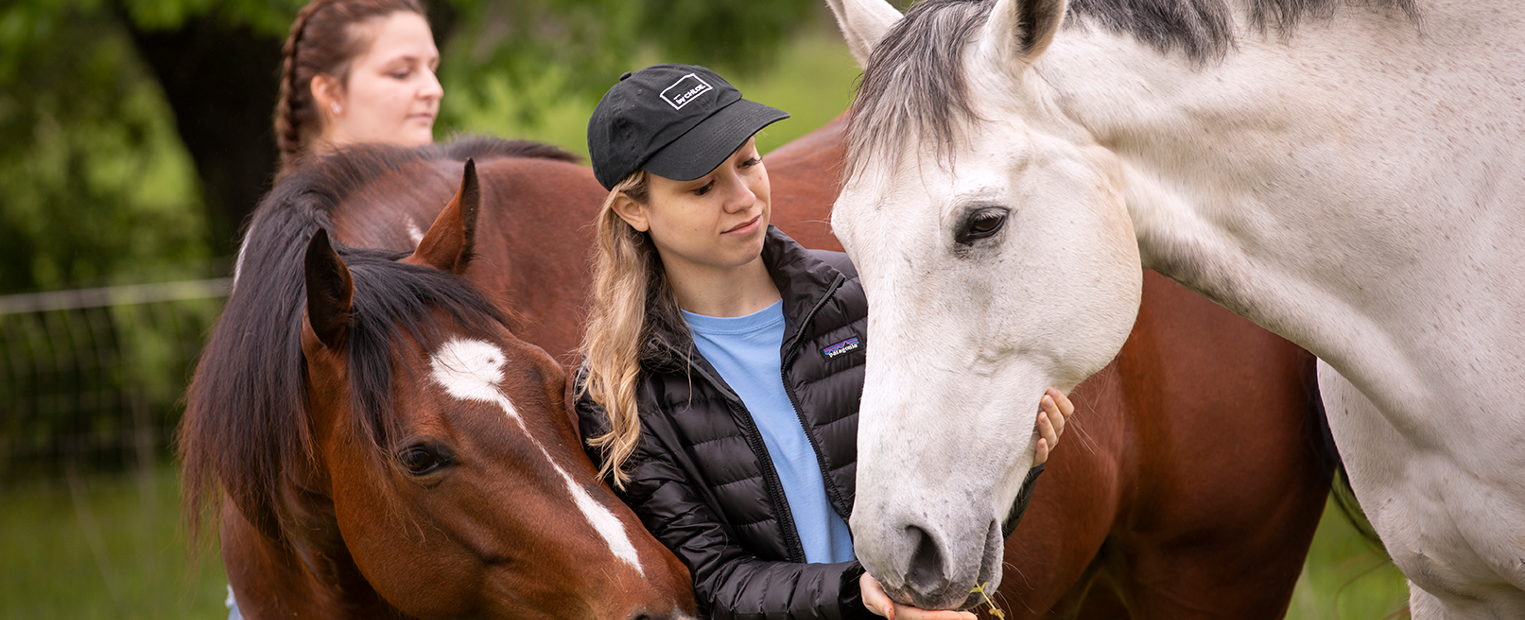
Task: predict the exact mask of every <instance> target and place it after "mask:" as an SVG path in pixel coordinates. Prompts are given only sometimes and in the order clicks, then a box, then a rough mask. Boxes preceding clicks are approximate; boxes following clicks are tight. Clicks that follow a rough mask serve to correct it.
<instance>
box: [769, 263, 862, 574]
mask: <svg viewBox="0 0 1525 620" xmlns="http://www.w3.org/2000/svg"><path fill="white" fill-rule="evenodd" d="M846 280H847V277H846V276H843V275H842V274H837V277H836V279H834V280H832V281H831V286H828V287H826V292H825V293H824V294H822V295H821V298H820V299H819V300H818V301H816V302H815V306H814V307H812V308H811V309H810V312H808V313H806V314H805V317H804V318H803V319H801V320H800V324H799V327H798V328H797V329H795V330H794V335H793V336H792V337H790V338H789V344H788V345H786V346H785V347H784V349H785V350H786V351H787V353H786V354H785V355H787V357H786V358H784V360H783V363H781V364H779V365H778V373H779V378H780V379H782V380H783V382H784V393H785V394H788V395H789V404H790V406H793V407H794V415H795V417H798V418H799V419H800V429H801V430H803V431H805V439H806V440H808V441H809V442H810V449H811V450H813V451H814V452H815V461H816V466H817V467H820V468H821V478H822V482H825V483H827V484H826V485H825V487H826V493H827V494H828V495H830V496H831V497H830V499H831V506H832V509H833V510H836V511H837V516H839V517H842V519H843V520H846V519H847V518H848V517H849V516H851V515H850V514H846V515H844V514H842V508H843V507H844V506H847V500H846V499H844V498H843V497H842V491H841V489H838V488H837V484H836V481H834V480H832V479H831V473H830V472H828V471H827V470H826V457H825V456H823V455H822V454H821V446H820V445H819V444H817V443H816V440H815V434H813V433H811V432H810V423H809V422H807V421H806V420H805V413H804V412H803V411H801V410H800V399H799V397H798V396H795V394H794V387H793V386H791V385H790V383H789V374H788V368H789V364H790V363H791V362H793V361H794V358H795V356H796V355H797V354H798V353H799V347H797V346H796V345H797V344H798V343H799V339H800V334H802V333H804V331H805V326H806V325H809V324H810V321H811V320H812V319H814V318H815V313H816V312H818V311H820V309H821V306H824V305H826V301H827V300H829V299H831V296H832V295H834V294H835V293H836V292H837V288H839V287H841V286H842V283H843V282H845V281H846ZM848 512H849V513H851V508H850V507H849V508H848ZM795 536H796V537H798V533H796V534H795ZM802 546H803V545H802Z"/></svg>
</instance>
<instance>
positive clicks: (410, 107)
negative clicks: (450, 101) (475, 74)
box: [313, 11, 445, 146]
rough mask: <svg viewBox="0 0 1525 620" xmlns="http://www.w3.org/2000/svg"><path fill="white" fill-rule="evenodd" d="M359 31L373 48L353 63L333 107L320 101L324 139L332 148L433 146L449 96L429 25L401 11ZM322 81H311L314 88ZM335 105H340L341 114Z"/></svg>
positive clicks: (369, 24)
mask: <svg viewBox="0 0 1525 620" xmlns="http://www.w3.org/2000/svg"><path fill="white" fill-rule="evenodd" d="M360 27H361V28H365V29H368V30H370V32H369V33H368V34H370V35H371V36H372V39H371V46H370V48H369V49H367V50H366V51H365V52H363V53H361V54H360V55H359V56H356V57H355V58H354V60H352V61H350V67H349V78H348V81H347V83H346V84H344V87H343V88H340V89H334V90H336V91H337V92H333V93H329V95H330V97H331V101H330V102H329V103H327V104H322V101H323V99H324V97H322V96H319V97H318V100H319V102H320V104H322V108H324V109H323V110H322V111H323V114H324V115H325V116H326V117H327V120H328V121H329V122H328V123H327V124H326V125H325V126H324V131H323V138H324V140H325V141H326V142H328V143H329V144H332V145H341V144H348V143H351V142H383V143H388V144H397V145H401V146H420V145H424V144H430V143H432V142H434V117H435V116H437V115H438V114H439V102H440V98H441V97H443V96H444V95H445V91H444V90H443V89H442V88H440V83H439V80H438V79H437V78H435V76H434V70H435V69H436V68H437V67H439V50H438V49H436V48H435V47H434V35H433V34H432V33H431V32H430V31H429V23H428V22H427V21H424V18H423V16H422V15H419V14H417V13H414V12H411V11H398V12H396V13H392V14H391V15H388V16H386V17H381V18H376V19H374V20H371V21H370V22H367V23H366V24H365V25H363V26H360ZM318 82H319V81H318V80H316V79H314V80H313V84H314V88H315V89H316V88H318ZM315 94H316V93H315ZM331 104H337V105H338V107H339V112H338V113H335V112H334V110H333V106H332V105H331Z"/></svg>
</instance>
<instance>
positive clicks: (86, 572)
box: [0, 469, 1408, 620]
mask: <svg viewBox="0 0 1525 620" xmlns="http://www.w3.org/2000/svg"><path fill="white" fill-rule="evenodd" d="M178 493H179V487H178V485H177V483H176V480H175V474H174V472H172V471H169V470H167V469H166V470H161V471H158V472H156V473H154V474H152V475H150V476H148V477H147V478H146V479H140V478H138V477H133V476H124V475H109V476H108V475H97V476H91V477H84V478H76V479H74V480H73V481H72V482H70V481H67V480H66V481H59V482H57V483H54V484H33V485H30V486H26V487H19V488H9V489H5V490H4V491H3V495H0V497H3V498H4V499H3V500H0V618H3V619H9V618H18V619H19V618H26V619H28V620H50V619H54V618H58V619H65V618H67V619H70V620H75V619H80V620H88V619H92V618H134V619H135V618H144V619H149V618H155V619H157V618H224V617H226V616H227V610H226V609H225V608H224V607H223V599H224V596H225V590H224V585H225V584H226V583H227V580H226V577H224V575H223V571H222V562H221V561H220V560H219V558H218V557H217V556H216V554H215V553H211V554H209V555H207V556H205V560H204V561H202V562H200V564H199V565H193V564H192V563H191V562H190V560H189V558H188V556H187V554H186V551H185V549H186V542H185V536H184V533H183V532H182V531H181V530H180V527H179V515H180V513H179V506H178V499H177V498H178ZM1407 600H1408V591H1407V588H1406V586H1405V585H1404V580H1403V575H1402V574H1401V573H1399V572H1398V570H1397V569H1396V568H1394V567H1393V565H1392V564H1391V563H1389V562H1387V560H1386V559H1385V557H1383V556H1382V555H1381V554H1380V552H1377V551H1375V550H1373V549H1372V548H1371V546H1370V545H1369V544H1368V543H1366V541H1364V540H1363V539H1361V538H1360V536H1358V535H1357V534H1356V533H1355V530H1354V529H1353V528H1351V527H1350V525H1349V524H1348V523H1347V522H1346V521H1345V519H1344V517H1343V516H1342V515H1340V514H1339V511H1338V510H1336V509H1334V508H1333V507H1330V508H1328V509H1326V510H1325V511H1324V520H1323V522H1322V523H1321V524H1320V525H1319V530H1318V534H1317V535H1315V536H1314V539H1313V549H1312V551H1310V552H1309V554H1308V562H1307V564H1306V565H1305V567H1304V568H1303V576H1302V578H1301V579H1299V580H1298V582H1297V590H1296V592H1295V594H1294V596H1293V599H1292V607H1291V610H1290V612H1289V613H1288V614H1287V618H1288V620H1336V619H1339V620H1378V619H1381V618H1387V617H1398V616H1395V615H1394V614H1396V613H1397V612H1399V611H1401V610H1402V609H1403V607H1404V605H1405V604H1406V602H1407Z"/></svg>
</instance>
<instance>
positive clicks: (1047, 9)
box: [981, 0, 1067, 70]
mask: <svg viewBox="0 0 1525 620" xmlns="http://www.w3.org/2000/svg"><path fill="white" fill-rule="evenodd" d="M1066 4H1067V3H1066V2H1065V0H996V4H995V7H993V8H992V9H991V10H990V19H989V21H986V22H985V32H984V33H982V34H984V36H983V37H982V38H981V40H983V41H985V48H986V50H987V52H988V53H989V55H990V59H991V60H992V61H993V62H995V63H996V64H997V66H1000V67H1006V68H1009V69H1013V70H1019V69H1025V68H1026V67H1027V66H1028V65H1031V64H1033V61H1035V60H1037V59H1038V56H1039V55H1041V54H1042V53H1043V50H1046V49H1048V44H1049V43H1052V42H1053V41H1054V35H1055V34H1058V33H1059V24H1060V22H1062V21H1064V12H1065V10H1067V7H1066Z"/></svg>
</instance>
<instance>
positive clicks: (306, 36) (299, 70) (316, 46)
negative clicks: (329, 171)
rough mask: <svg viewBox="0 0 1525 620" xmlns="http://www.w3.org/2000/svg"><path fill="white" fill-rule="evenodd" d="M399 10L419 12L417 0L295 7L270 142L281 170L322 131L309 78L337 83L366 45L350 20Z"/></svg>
mask: <svg viewBox="0 0 1525 620" xmlns="http://www.w3.org/2000/svg"><path fill="white" fill-rule="evenodd" d="M398 11H412V12H414V13H417V14H419V15H424V7H423V5H422V4H421V2H420V0H312V2H309V3H308V4H307V6H304V7H302V10H301V11H299V12H298V13H297V18H296V20H295V21H293V22H291V33H290V34H288V35H287V36H286V44H285V45H283V46H282V47H281V54H282V56H283V58H282V61H281V90H280V99H279V100H278V101H276V104H275V142H276V145H277V146H278V147H279V148H280V152H281V166H280V168H281V174H282V175H284V174H285V172H286V171H287V170H289V169H290V168H291V167H292V165H293V164H295V163H296V162H297V161H299V160H300V159H301V158H302V156H303V155H305V154H306V152H307V147H308V146H309V144H310V143H311V141H312V139H313V137H315V136H317V135H319V134H321V133H322V131H323V115H322V114H321V113H319V111H318V109H317V102H315V101H313V96H312V79H313V78H314V77H316V76H318V75H331V76H334V77H336V78H338V79H339V81H340V82H341V83H343V82H346V81H348V77H349V63H350V61H351V60H353V59H354V58H355V57H356V56H358V55H360V54H361V53H363V52H364V51H365V50H366V48H368V47H370V41H368V40H366V37H365V36H364V33H363V32H361V31H360V30H359V29H358V28H355V27H354V26H356V25H357V24H360V23H361V22H364V21H365V20H368V19H371V18H373V17H385V16H387V15H391V14H392V13H396V12H398Z"/></svg>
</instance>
